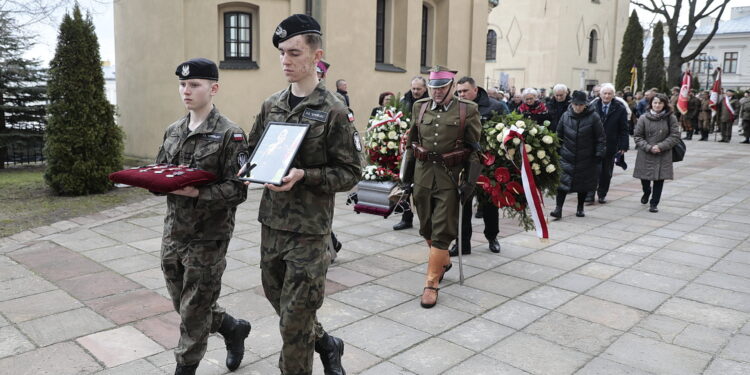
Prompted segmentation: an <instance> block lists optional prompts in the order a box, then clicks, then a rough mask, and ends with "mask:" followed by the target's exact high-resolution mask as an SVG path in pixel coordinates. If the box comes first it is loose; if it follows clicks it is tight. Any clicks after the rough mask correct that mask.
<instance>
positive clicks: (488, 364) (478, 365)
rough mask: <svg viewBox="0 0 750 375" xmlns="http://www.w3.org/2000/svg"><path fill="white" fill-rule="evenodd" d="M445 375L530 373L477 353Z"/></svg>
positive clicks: (513, 374) (524, 374)
mask: <svg viewBox="0 0 750 375" xmlns="http://www.w3.org/2000/svg"><path fill="white" fill-rule="evenodd" d="M444 374H445V375H464V374H472V375H497V374H502V375H528V374H529V373H528V372H526V371H523V370H520V369H517V368H515V367H513V366H511V365H509V364H507V363H503V362H500V361H498V360H496V359H494V358H490V357H488V356H486V355H482V354H477V355H475V356H473V357H471V358H469V359H467V360H465V361H463V362H461V364H459V365H458V366H455V367H453V368H451V369H450V370H448V371H446V372H444Z"/></svg>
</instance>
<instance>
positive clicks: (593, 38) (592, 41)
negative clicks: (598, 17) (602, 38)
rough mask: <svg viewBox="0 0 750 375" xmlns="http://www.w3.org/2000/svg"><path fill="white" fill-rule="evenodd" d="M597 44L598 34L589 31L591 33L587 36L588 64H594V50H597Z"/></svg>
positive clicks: (594, 31)
mask: <svg viewBox="0 0 750 375" xmlns="http://www.w3.org/2000/svg"><path fill="white" fill-rule="evenodd" d="M598 44H599V34H598V33H597V32H596V30H591V33H590V34H589V62H590V63H595V62H596V49H597V45H598Z"/></svg>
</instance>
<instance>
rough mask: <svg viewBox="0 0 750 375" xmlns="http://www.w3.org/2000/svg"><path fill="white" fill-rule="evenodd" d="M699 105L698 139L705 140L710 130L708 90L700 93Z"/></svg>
mask: <svg viewBox="0 0 750 375" xmlns="http://www.w3.org/2000/svg"><path fill="white" fill-rule="evenodd" d="M700 101H701V106H700V110H699V113H698V127H699V129H700V131H701V139H699V140H700V141H707V140H708V134H709V133H710V132H711V101H710V100H708V91H702V92H701V94H700Z"/></svg>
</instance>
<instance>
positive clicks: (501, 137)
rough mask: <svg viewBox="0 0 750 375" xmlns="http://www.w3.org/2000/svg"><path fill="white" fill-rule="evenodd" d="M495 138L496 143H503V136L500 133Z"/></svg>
mask: <svg viewBox="0 0 750 375" xmlns="http://www.w3.org/2000/svg"><path fill="white" fill-rule="evenodd" d="M496 138H497V141H498V142H502V141H503V134H502V133H500V134H498V135H497V137H496Z"/></svg>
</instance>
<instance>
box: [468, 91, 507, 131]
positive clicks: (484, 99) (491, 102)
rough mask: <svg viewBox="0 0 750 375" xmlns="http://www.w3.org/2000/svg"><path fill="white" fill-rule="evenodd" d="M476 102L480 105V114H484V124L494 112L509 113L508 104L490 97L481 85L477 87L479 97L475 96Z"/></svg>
mask: <svg viewBox="0 0 750 375" xmlns="http://www.w3.org/2000/svg"><path fill="white" fill-rule="evenodd" d="M474 103H477V105H478V106H479V115H480V116H482V118H481V120H482V124H484V122H485V121H487V120H489V119H491V118H492V116H494V113H496V114H499V115H506V114H508V112H510V111H508V106H507V105H505V103H504V102H501V101H498V100H495V99H492V98H490V96H489V95H487V91H485V90H484V89H483V88H481V87H477V97H476V98H474Z"/></svg>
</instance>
